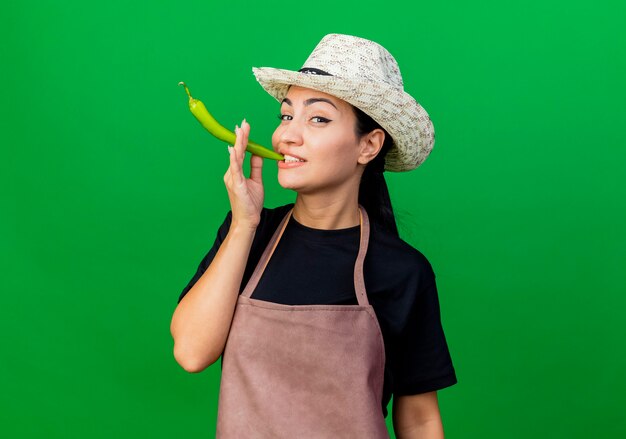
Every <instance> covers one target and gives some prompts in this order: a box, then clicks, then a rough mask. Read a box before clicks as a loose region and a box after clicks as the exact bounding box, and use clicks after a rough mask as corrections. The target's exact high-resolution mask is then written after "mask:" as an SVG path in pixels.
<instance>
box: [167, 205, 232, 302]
mask: <svg viewBox="0 0 626 439" xmlns="http://www.w3.org/2000/svg"><path fill="white" fill-rule="evenodd" d="M232 215H233V213H232V210H229V211H228V213H227V214H226V218H225V219H224V221H223V222H222V225H221V226H220V227H219V229H218V230H217V235H216V237H215V241H214V242H213V246H212V247H211V249H210V250H209V252H208V253H207V254H206V256H204V258H202V261H200V264H198V269H197V270H196V273H195V274H194V275H193V277H192V278H191V280H190V281H189V283H187V286H185V288H183V291H182V292H181V293H180V295H179V296H178V303H180V301H181V300H182V299H183V297H185V294H187V292H188V291H189V290H190V289H191V288H192V287H193V286H194V285H195V284H196V282H197V281H198V279H200V277H202V275H203V274H204V272H205V271H206V269H207V268H208V267H209V265H211V262H212V261H213V258H215V255H216V253H217V251H218V250H219V248H220V245H222V242H224V240H225V239H226V235H227V234H228V230H229V229H230V223H231V220H232Z"/></svg>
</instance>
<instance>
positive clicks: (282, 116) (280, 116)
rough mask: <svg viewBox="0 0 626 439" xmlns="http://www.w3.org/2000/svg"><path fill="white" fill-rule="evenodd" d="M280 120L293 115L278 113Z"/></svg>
mask: <svg viewBox="0 0 626 439" xmlns="http://www.w3.org/2000/svg"><path fill="white" fill-rule="evenodd" d="M277 117H278V120H280V121H283V120H288V119H284V118H285V117H291V116H289V115H288V114H280V113H278V116H277Z"/></svg>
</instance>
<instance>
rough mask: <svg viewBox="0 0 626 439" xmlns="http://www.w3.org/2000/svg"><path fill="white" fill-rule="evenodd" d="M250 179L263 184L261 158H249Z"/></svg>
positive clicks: (253, 156)
mask: <svg viewBox="0 0 626 439" xmlns="http://www.w3.org/2000/svg"><path fill="white" fill-rule="evenodd" d="M250 179H251V180H254V181H256V182H257V183H263V157H261V156H258V155H254V154H253V155H252V156H251V157H250Z"/></svg>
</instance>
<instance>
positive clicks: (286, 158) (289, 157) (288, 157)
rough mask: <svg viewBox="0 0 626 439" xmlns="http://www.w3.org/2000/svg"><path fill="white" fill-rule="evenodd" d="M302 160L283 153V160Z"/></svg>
mask: <svg viewBox="0 0 626 439" xmlns="http://www.w3.org/2000/svg"><path fill="white" fill-rule="evenodd" d="M303 161H304V160H301V159H298V158H295V157H292V156H290V155H287V154H285V162H303Z"/></svg>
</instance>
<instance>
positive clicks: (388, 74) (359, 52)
mask: <svg viewBox="0 0 626 439" xmlns="http://www.w3.org/2000/svg"><path fill="white" fill-rule="evenodd" d="M302 68H314V69H320V70H323V71H325V72H327V73H329V74H331V75H333V76H338V77H340V78H359V79H361V80H363V79H365V80H367V81H372V82H384V83H387V84H389V85H391V86H393V87H396V88H399V89H403V88H404V83H403V81H402V75H401V74H400V68H399V67H398V63H397V62H396V60H395V58H394V57H393V56H392V55H391V53H389V51H388V50H387V49H385V48H384V47H383V46H381V45H380V44H378V43H376V42H374V41H370V40H366V39H365V38H359V37H355V36H352V35H343V34H328V35H326V36H324V37H323V38H322V40H321V41H320V42H319V43H318V44H317V46H316V47H315V49H313V52H312V53H311V55H309V57H308V58H307V60H306V61H305V62H304V65H303V66H302Z"/></svg>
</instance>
